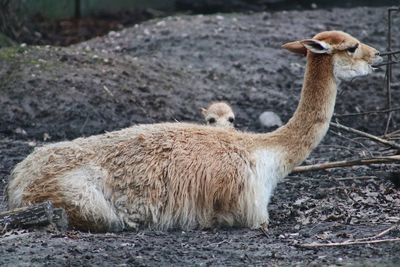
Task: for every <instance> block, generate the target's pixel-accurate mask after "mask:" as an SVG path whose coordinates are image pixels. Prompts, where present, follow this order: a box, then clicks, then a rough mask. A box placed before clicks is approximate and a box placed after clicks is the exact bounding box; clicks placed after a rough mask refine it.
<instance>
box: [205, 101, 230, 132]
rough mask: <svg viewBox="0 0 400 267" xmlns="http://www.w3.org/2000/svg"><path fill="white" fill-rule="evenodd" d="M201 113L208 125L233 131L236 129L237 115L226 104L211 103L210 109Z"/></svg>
mask: <svg viewBox="0 0 400 267" xmlns="http://www.w3.org/2000/svg"><path fill="white" fill-rule="evenodd" d="M201 113H202V114H203V117H204V119H205V121H206V123H207V124H208V125H211V126H216V127H227V128H231V129H233V128H234V127H235V125H234V122H235V114H234V113H233V110H232V108H231V107H230V106H229V105H228V104H227V103H225V102H214V103H211V104H210V105H209V106H208V108H202V109H201Z"/></svg>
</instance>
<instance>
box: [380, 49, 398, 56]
mask: <svg viewBox="0 0 400 267" xmlns="http://www.w3.org/2000/svg"><path fill="white" fill-rule="evenodd" d="M399 53H400V50H395V51H388V52H383V53H380V54H379V55H380V56H387V55H394V54H399Z"/></svg>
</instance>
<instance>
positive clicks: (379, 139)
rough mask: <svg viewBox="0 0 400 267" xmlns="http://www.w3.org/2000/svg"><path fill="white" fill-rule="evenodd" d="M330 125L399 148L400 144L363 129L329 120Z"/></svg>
mask: <svg viewBox="0 0 400 267" xmlns="http://www.w3.org/2000/svg"><path fill="white" fill-rule="evenodd" d="M330 125H331V126H333V127H335V128H338V129H342V130H345V131H347V132H350V133H354V134H357V135H360V136H364V137H367V138H369V139H371V140H373V141H375V142H378V143H381V144H384V145H387V146H390V147H392V148H396V149H400V144H397V143H396V142H393V141H388V140H385V139H382V138H380V137H378V136H375V135H372V134H369V133H366V132H363V131H360V130H357V129H354V128H351V127H348V126H344V125H341V124H338V123H334V122H331V124H330Z"/></svg>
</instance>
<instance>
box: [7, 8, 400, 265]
mask: <svg viewBox="0 0 400 267" xmlns="http://www.w3.org/2000/svg"><path fill="white" fill-rule="evenodd" d="M385 15H386V9H385V8H354V9H331V10H314V11H290V12H274V13H255V14H227V15H211V16H202V15H198V16H174V17H168V18H164V19H160V20H153V21H149V22H145V23H142V24H140V25H137V26H135V27H132V28H126V29H123V30H122V31H119V32H112V33H109V34H108V35H107V36H106V37H102V38H96V39H93V40H91V41H88V42H85V43H80V44H77V45H74V46H70V47H68V48H56V47H19V48H7V49H2V50H0V105H1V107H2V108H1V109H0V135H2V136H4V137H5V139H4V140H3V141H2V142H1V143H0V149H1V156H0V174H1V175H2V177H0V178H1V179H2V180H0V182H1V183H0V192H1V191H3V190H2V189H3V188H4V186H5V185H6V181H7V174H8V173H9V172H10V171H11V169H12V167H13V166H14V165H15V163H16V162H18V161H20V160H21V159H22V158H24V157H25V156H26V155H27V154H29V152H30V151H31V150H32V149H33V147H34V146H37V145H40V144H42V143H43V142H49V141H57V140H63V139H72V138H75V137H78V136H84V135H91V134H96V133H101V132H104V131H109V130H114V129H119V128H122V127H126V126H129V125H132V124H135V123H152V122H159V121H174V120H178V121H198V122H200V121H201V114H200V111H199V109H200V108H201V107H204V106H206V105H207V104H208V103H209V102H210V101H215V100H224V101H227V102H228V103H230V104H232V106H233V107H234V110H235V112H236V114H237V116H236V117H237V120H238V123H237V126H238V128H240V129H243V130H251V131H258V132H261V131H265V130H271V129H264V128H263V127H262V126H260V125H259V124H258V122H257V118H258V116H259V114H261V113H262V112H263V111H265V110H272V111H274V112H276V113H277V114H278V115H280V116H281V117H282V119H283V120H284V121H287V120H288V119H289V118H290V116H291V115H292V113H293V111H294V110H295V108H296V105H297V102H298V98H299V94H300V88H301V84H302V77H303V72H304V64H305V60H304V59H303V58H299V57H297V56H295V55H292V54H290V53H288V52H287V51H283V50H281V49H280V46H281V44H283V43H285V42H288V41H293V40H298V39H302V38H309V37H311V36H312V35H314V34H315V33H317V32H319V31H322V30H329V29H341V30H344V31H347V32H349V33H351V34H353V35H354V36H356V37H359V39H360V40H362V41H364V42H366V43H369V44H371V45H373V46H375V47H377V48H378V49H380V50H384V49H385V47H386V40H385V38H386V35H385V34H386V32H385V30H386V28H385ZM395 20H396V21H395V23H394V24H393V25H399V23H398V22H399V20H400V16H398V17H396V18H395ZM393 28H394V36H397V37H396V38H397V39H396V38H394V40H395V42H398V40H399V38H398V36H399V34H400V29H399V28H398V27H396V26H394V27H393ZM396 46H397V47H398V46H399V44H398V43H396ZM394 76H395V77H394V78H395V79H396V80H397V81H398V80H399V78H400V72H399V71H398V68H397V66H395V67H394ZM383 78H384V72H383V71H377V72H376V73H374V74H373V75H371V76H368V77H365V78H360V79H357V80H354V81H352V82H347V83H343V84H342V85H341V88H342V89H341V92H340V94H339V97H338V101H337V105H336V113H339V114H341V113H349V112H358V111H365V110H375V109H381V108H385V100H386V98H385V92H384V90H383ZM399 94H400V91H399V90H398V88H394V90H393V99H394V102H395V100H396V99H399V97H400V95H399ZM393 121H394V124H393V125H392V126H391V130H394V129H396V126H397V124H398V123H399V114H398V113H394V120H393ZM340 122H343V123H344V124H346V125H349V126H352V127H357V128H359V129H361V130H366V131H369V132H372V133H376V134H382V131H383V130H382V129H384V126H385V123H386V122H385V117H384V115H382V114H380V115H373V116H371V115H365V116H361V117H360V116H359V117H348V118H344V119H341V120H340ZM349 138H352V139H351V141H349ZM369 153H372V154H375V155H384V154H388V153H393V151H387V150H385V149H383V148H381V147H378V146H376V145H374V144H373V143H371V142H369V141H366V140H359V139H354V136H351V135H347V134H345V133H340V134H338V133H337V130H335V129H332V130H331V131H330V132H329V134H328V136H327V137H326V138H325V139H324V141H323V143H322V144H321V145H320V146H319V147H318V148H317V149H316V150H315V151H314V152H313V153H312V155H311V156H310V157H309V158H308V160H307V161H306V163H315V162H323V161H328V160H340V159H346V158H356V157H360V156H366V155H369ZM399 171H400V170H399V166H398V165H397V164H389V165H384V166H382V165H373V166H369V167H354V168H348V169H341V170H334V171H320V172H315V173H307V174H301V175H297V174H296V175H291V176H289V177H288V178H286V179H285V180H284V181H283V182H282V183H280V184H279V185H278V188H277V190H276V192H275V196H274V198H273V199H272V203H271V205H270V218H271V225H270V230H269V232H268V234H267V236H266V235H264V234H263V233H260V232H259V231H257V230H249V229H216V230H206V231H200V230H196V231H189V232H182V231H170V232H155V231H140V232H137V233H120V234H90V233H82V232H74V231H69V232H66V233H61V234H60V233H54V232H52V231H49V230H48V231H46V230H41V231H39V230H38V231H15V232H6V233H5V234H3V235H2V236H1V237H0V265H13V266H22V265H26V264H29V265H33V266H42V265H51V266H54V265H78V264H79V265H142V266H149V265H178V266H179V265H182V266H183V265H189V264H190V265H203V264H205V265H266V264H268V265H283V266H289V265H290V266H296V265H307V266H308V265H314V266H321V265H353V266H365V265H367V266H368V265H369V266H375V265H376V264H381V265H385V264H386V265H387V266H395V265H396V264H397V263H398V261H399V255H398V250H399V249H400V242H387V243H381V244H374V245H348V246H342V247H330V248H311V249H306V248H302V247H300V246H299V245H301V244H305V243H311V242H341V241H344V240H348V239H352V238H363V237H367V236H372V235H375V234H377V233H379V232H381V231H383V230H384V229H387V228H389V227H390V226H391V225H393V224H394V223H396V222H398V221H399V220H400V217H399V214H400V193H399V189H398V188H397V187H396V186H395V185H394V184H393V183H392V182H391V181H390V180H389V179H388V178H389V176H390V174H391V173H393V175H396V174H397V173H398V172H399ZM3 208H4V205H3V206H2V207H0V210H1V209H3ZM396 237H400V231H399V229H395V230H392V231H390V232H389V233H387V234H386V235H385V236H384V237H383V238H396Z"/></svg>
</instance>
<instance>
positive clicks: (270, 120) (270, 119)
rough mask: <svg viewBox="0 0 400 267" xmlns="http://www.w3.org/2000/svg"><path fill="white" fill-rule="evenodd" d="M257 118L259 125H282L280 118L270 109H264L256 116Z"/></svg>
mask: <svg viewBox="0 0 400 267" xmlns="http://www.w3.org/2000/svg"><path fill="white" fill-rule="evenodd" d="M258 120H259V122H260V123H261V125H262V126H265V127H275V126H278V127H279V126H281V125H282V120H281V118H280V117H279V116H278V115H277V114H276V113H275V112H272V111H264V112H263V113H261V115H260V116H259V117H258Z"/></svg>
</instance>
